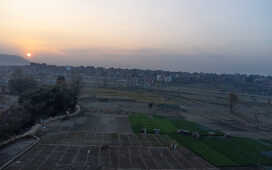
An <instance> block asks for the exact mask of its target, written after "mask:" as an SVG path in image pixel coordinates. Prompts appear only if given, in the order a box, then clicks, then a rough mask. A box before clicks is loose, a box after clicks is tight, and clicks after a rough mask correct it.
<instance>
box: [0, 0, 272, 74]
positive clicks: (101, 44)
mask: <svg viewBox="0 0 272 170" xmlns="http://www.w3.org/2000/svg"><path fill="white" fill-rule="evenodd" d="M271 10H272V1H270V0H246V1H245V0H220V1H218V0H209V1H207V0H194V1H189V0H171V1H166V0H111V1H109V0H92V1H89V0H81V1H75V0H58V1H55V0H47V1H42V0H24V1H22V0H1V1H0V21H1V22H0V33H1V38H0V52H1V53H5V54H17V55H20V56H23V57H25V58H27V59H29V60H31V61H33V62H46V63H49V64H57V65H66V64H68V65H95V66H107V67H123V68H144V69H164V70H173V71H189V72H217V73H236V72H239V73H259V74H272V71H271V66H270V63H271V62H272V48H271V44H272V34H271V30H272V24H271V21H270V20H271Z"/></svg>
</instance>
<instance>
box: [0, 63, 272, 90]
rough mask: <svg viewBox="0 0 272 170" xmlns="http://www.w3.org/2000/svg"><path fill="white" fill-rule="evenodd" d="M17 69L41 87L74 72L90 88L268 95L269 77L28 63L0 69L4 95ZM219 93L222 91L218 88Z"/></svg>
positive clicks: (271, 82)
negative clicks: (195, 87) (191, 87)
mask: <svg viewBox="0 0 272 170" xmlns="http://www.w3.org/2000/svg"><path fill="white" fill-rule="evenodd" d="M18 68H21V69H23V70H24V72H25V73H27V74H29V75H31V76H32V77H34V78H35V79H36V80H37V81H40V82H41V83H45V84H55V81H56V79H57V77H58V76H64V77H65V78H66V79H67V80H69V78H71V75H72V74H73V73H74V72H76V73H79V74H80V75H81V77H82V79H83V80H84V83H87V84H89V85H93V86H108V87H120V86H124V87H143V88H152V87H161V86H167V85H171V84H175V85H181V86H182V85H184V84H194V83H200V84H206V85H214V86H220V85H231V86H233V87H235V89H236V90H240V91H241V92H245V93H255V94H256V93H257V94H261V95H272V90H271V89H272V88H271V87H272V77H271V76H261V75H246V74H215V73H189V72H170V71H162V70H140V69H121V68H103V67H93V66H79V67H73V66H56V65H47V64H39V63H31V64H30V65H25V66H0V91H5V88H4V87H2V86H1V84H4V86H5V85H6V84H7V82H8V80H9V77H10V75H11V73H12V72H13V71H14V70H15V69H18ZM222 89H223V88H222Z"/></svg>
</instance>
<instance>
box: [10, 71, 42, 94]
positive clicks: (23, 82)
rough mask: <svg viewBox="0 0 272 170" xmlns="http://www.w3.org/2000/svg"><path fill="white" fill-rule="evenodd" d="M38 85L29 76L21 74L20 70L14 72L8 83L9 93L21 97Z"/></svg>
mask: <svg viewBox="0 0 272 170" xmlns="http://www.w3.org/2000/svg"><path fill="white" fill-rule="evenodd" d="M37 87H38V83H37V81H36V80H34V79H33V78H32V77H31V76H28V75H26V74H24V73H23V71H22V70H21V69H17V70H15V71H14V72H13V73H12V75H11V78H10V79H9V81H8V88H9V91H10V92H11V93H13V94H19V95H21V94H22V93H24V92H27V91H30V90H35V89H36V88H37Z"/></svg>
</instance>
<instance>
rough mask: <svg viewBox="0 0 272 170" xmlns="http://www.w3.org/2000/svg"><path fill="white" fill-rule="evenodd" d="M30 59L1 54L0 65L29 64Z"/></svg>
mask: <svg viewBox="0 0 272 170" xmlns="http://www.w3.org/2000/svg"><path fill="white" fill-rule="evenodd" d="M27 64H29V61H28V60H26V59H24V58H23V57H20V56H16V55H8V54H0V65H27Z"/></svg>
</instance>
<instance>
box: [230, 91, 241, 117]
mask: <svg viewBox="0 0 272 170" xmlns="http://www.w3.org/2000/svg"><path fill="white" fill-rule="evenodd" d="M238 101H239V98H238V96H237V95H236V94H235V93H230V94H229V104H230V105H229V107H230V113H233V112H234V107H235V106H236V104H237V103H238Z"/></svg>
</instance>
